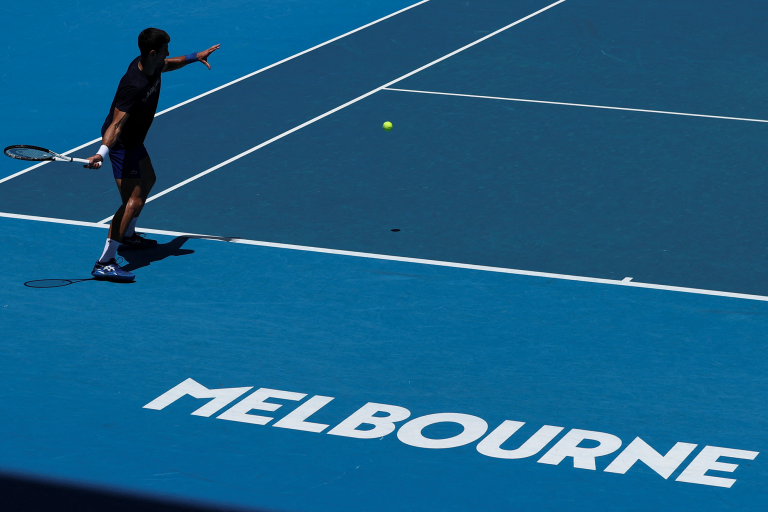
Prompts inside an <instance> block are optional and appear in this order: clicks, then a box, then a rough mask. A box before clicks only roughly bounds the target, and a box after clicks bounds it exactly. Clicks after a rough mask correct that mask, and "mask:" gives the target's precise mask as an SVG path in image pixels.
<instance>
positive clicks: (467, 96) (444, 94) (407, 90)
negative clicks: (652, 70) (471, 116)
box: [384, 87, 768, 123]
mask: <svg viewBox="0 0 768 512" xmlns="http://www.w3.org/2000/svg"><path fill="white" fill-rule="evenodd" d="M384 90H385V91H396V92H412V93H417V94H434V95H437V96H459V97H462V98H479V99H483V100H501V101H519V102H522V103H544V104H546V105H565V106H567V107H588V108H602V109H607V110H627V111H629V112H647V113H650V114H670V115H674V116H689V117H708V118H711V119H727V120H729V121H750V122H753V123H768V120H766V119H749V118H746V117H725V116H711V115H708V114H689V113H687V112H667V111H664V110H646V109H641V108H625V107H607V106H605V105H587V104H583V103H563V102H560V101H543V100H525V99H521V98H504V97H500V96H477V95H475V94H457V93H453V92H436V91H419V90H414V89H396V88H394V87H385V88H384Z"/></svg>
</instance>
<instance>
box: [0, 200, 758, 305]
mask: <svg viewBox="0 0 768 512" xmlns="http://www.w3.org/2000/svg"><path fill="white" fill-rule="evenodd" d="M0 217H5V218H9V219H20V220H31V221H37V222H50V223H54V224H69V225H72V226H84V227H94V228H101V229H106V228H108V227H109V226H108V225H106V224H102V223H100V222H83V221H74V220H67V219H53V218H49V217H35V216H33V215H19V214H16V213H4V212H0ZM136 229H137V230H141V232H144V233H152V234H155V235H168V236H175V237H179V236H183V237H188V238H198V239H204V240H213V241H217V242H231V243H236V244H244V245H256V246H260V247H272V248H275V249H289V250H294V251H305V252H317V253H324V254H335V255H338V256H352V257H356V258H368V259H376V260H387V261H400V262H403V263H418V264H421V265H432V266H439V267H452V268H463V269H467V270H480V271H483V272H496V273H500V274H515V275H521V276H529V277H543V278H547V279H561V280H566V281H580V282H584V283H595V284H609V285H614V286H626V287H630V288H647V289H652V290H664V291H670V292H679V293H691V294H696V295H713V296H717V297H728V298H732V299H746V300H757V301H763V302H768V296H763V295H750V294H746V293H733V292H723V291H718V290H704V289H699V288H686V287H681V286H667V285H663V284H651V283H639V282H635V281H627V280H626V279H631V278H624V279H623V280H617V279H600V278H596V277H584V276H570V275H566V274H552V273H549V272H533V271H529V270H518V269H511V268H501V267H489V266H484V265H471V264H468V263H455V262H450V261H438V260H427V259H421V258H408V257H406V256H391V255H387V254H373V253H366V252H356V251H344V250H340V249H326V248H323V247H308V246H304V245H292V244H280V243H275V242H263V241H260V240H248V239H245V238H237V237H224V236H216V235H203V234H199V233H183V232H179V231H165V230H161V229H151V228H144V227H137V228H136Z"/></svg>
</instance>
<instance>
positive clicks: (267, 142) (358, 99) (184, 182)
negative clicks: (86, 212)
mask: <svg viewBox="0 0 768 512" xmlns="http://www.w3.org/2000/svg"><path fill="white" fill-rule="evenodd" d="M563 2H565V0H558V1H557V2H555V3H552V4H550V5H548V6H546V7H544V8H543V9H539V10H538V11H536V12H534V13H532V14H529V15H528V16H526V17H525V18H520V19H519V20H517V21H515V22H514V23H510V24H509V25H507V26H505V27H502V28H500V29H499V30H497V31H495V32H492V33H490V34H488V35H486V36H484V37H481V38H480V39H478V40H476V41H474V42H472V43H469V44H468V45H466V46H463V47H461V48H459V49H458V50H455V51H453V52H451V53H449V54H447V55H444V56H443V57H440V58H439V59H437V60H433V61H432V62H430V63H429V64H425V65H424V66H421V67H420V68H418V69H415V70H413V71H411V72H410V73H407V74H405V75H403V76H401V77H400V78H396V79H394V80H392V81H391V82H388V83H386V84H384V85H382V86H379V87H377V88H375V89H373V90H372V91H369V92H367V93H365V94H363V95H362V96H358V97H357V98H355V99H353V100H351V101H348V102H346V103H344V104H343V105H339V106H338V107H336V108H334V109H332V110H329V111H328V112H326V113H324V114H321V115H319V116H317V117H315V118H314V119H310V120H309V121H307V122H305V123H302V124H300V125H298V126H296V127H295V128H291V129H290V130H288V131H286V132H283V133H281V134H280V135H278V136H276V137H273V138H271V139H269V140H268V141H266V142H262V143H261V144H259V145H258V146H254V147H252V148H251V149H249V150H247V151H243V152H242V153H240V154H239V155H235V156H233V157H232V158H230V159H229V160H225V161H224V162H221V163H220V164H218V165H215V166H213V167H211V168H210V169H206V170H205V171H203V172H201V173H199V174H196V175H195V176H192V177H191V178H188V179H186V180H184V181H182V182H180V183H177V184H176V185H174V186H172V187H169V188H167V189H165V190H163V191H162V192H158V193H157V194H155V195H154V196H152V197H150V198H148V199H147V202H150V201H154V200H155V199H157V198H158V197H162V196H164V195H165V194H167V193H169V192H173V191H174V190H176V189H177V188H180V187H183V186H184V185H186V184H187V183H191V182H193V181H195V180H196V179H198V178H202V177H203V176H205V175H206V174H210V173H212V172H213V171H215V170H217V169H221V168H222V167H224V166H225V165H227V164H231V163H232V162H234V161H235V160H239V159H241V158H243V157H244V156H247V155H250V154H251V153H253V152H254V151H258V150H259V149H261V148H263V147H264V146H267V145H269V144H271V143H273V142H275V141H276V140H280V139H282V138H283V137H285V136H287V135H290V134H292V133H293V132H295V131H298V130H301V129H302V128H304V127H305V126H309V125H310V124H312V123H315V122H317V121H319V120H321V119H323V118H325V117H328V116H330V115H331V114H334V113H336V112H338V111H339V110H341V109H343V108H346V107H348V106H350V105H352V104H353V103H357V102H358V101H360V100H363V99H365V98H367V97H368V96H371V95H372V94H375V93H377V92H379V91H381V90H382V89H385V88H387V87H389V86H390V85H393V84H396V83H397V82H399V81H401V80H405V79H406V78H408V77H409V76H412V75H415V74H416V73H418V72H420V71H423V70H425V69H427V68H428V67H430V66H434V65H435V64H437V63H439V62H442V61H444V60H445V59H448V58H450V57H453V56H454V55H456V54H457V53H460V52H463V51H464V50H466V49H468V48H471V47H473V46H475V45H476V44H479V43H482V42H483V41H485V40H486V39H490V38H491V37H493V36H495V35H498V34H500V33H502V32H504V31H505V30H507V29H510V28H512V27H514V26H515V25H518V24H520V23H522V22H524V21H526V20H529V19H531V18H533V17H534V16H536V15H538V14H541V13H542V12H544V11H547V10H549V9H551V8H552V7H554V6H556V5H558V4H561V3H563ZM111 219H112V217H107V218H106V219H104V220H101V221H99V223H105V222H109V221H110V220H111Z"/></svg>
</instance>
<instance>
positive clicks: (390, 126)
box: [384, 121, 392, 131]
mask: <svg viewBox="0 0 768 512" xmlns="http://www.w3.org/2000/svg"><path fill="white" fill-rule="evenodd" d="M384 129H385V130H387V131H389V130H391V129H392V123H390V122H389V121H387V122H386V123H384Z"/></svg>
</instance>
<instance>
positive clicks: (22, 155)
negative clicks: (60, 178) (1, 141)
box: [3, 144, 88, 164]
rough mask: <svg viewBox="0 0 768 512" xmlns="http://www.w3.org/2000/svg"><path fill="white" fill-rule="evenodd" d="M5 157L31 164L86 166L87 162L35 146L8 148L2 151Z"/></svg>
mask: <svg viewBox="0 0 768 512" xmlns="http://www.w3.org/2000/svg"><path fill="white" fill-rule="evenodd" d="M3 151H4V152H5V154H6V156H9V157H11V158H16V159H18V160H29V161H32V162H45V161H53V162H77V163H81V164H87V163H88V160H85V159H83V158H72V157H71V156H64V155H60V154H58V153H54V152H53V151H51V150H50V149H45V148H40V147H37V146H24V145H18V144H17V145H15V146H8V147H7V148H5V149H4V150H3Z"/></svg>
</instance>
